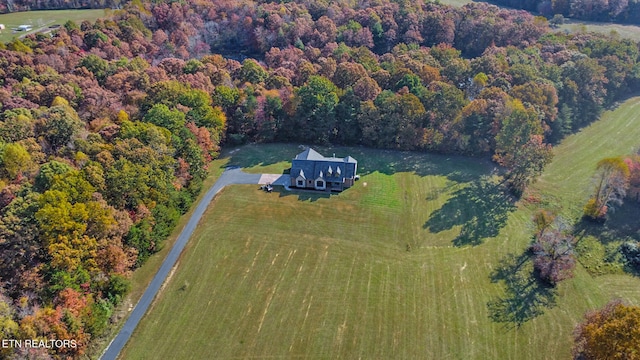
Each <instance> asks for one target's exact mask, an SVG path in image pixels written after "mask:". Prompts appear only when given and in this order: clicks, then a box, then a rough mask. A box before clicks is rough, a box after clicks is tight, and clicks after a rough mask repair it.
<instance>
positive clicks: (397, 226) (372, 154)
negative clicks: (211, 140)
mask: <svg viewBox="0 0 640 360" xmlns="http://www.w3.org/2000/svg"><path fill="white" fill-rule="evenodd" d="M638 139H640V98H633V99H630V100H628V101H626V102H625V103H624V104H623V105H622V106H620V107H619V108H617V109H616V110H615V111H611V112H607V113H605V114H604V116H603V118H602V119H601V120H600V121H598V122H596V123H594V124H593V125H591V126H589V127H587V128H585V129H583V130H582V131H581V132H580V133H578V134H575V135H572V136H570V137H569V138H567V139H566V140H565V141H564V142H563V143H562V144H560V145H559V146H558V147H557V148H556V157H555V159H554V162H553V163H552V164H551V165H550V166H549V167H548V168H547V169H546V171H545V173H544V175H543V176H542V178H541V180H540V182H539V183H537V184H536V185H535V186H533V188H532V190H531V194H533V196H534V197H538V198H539V199H540V202H541V203H540V204H541V205H543V206H549V207H552V208H555V209H556V210H559V211H560V212H561V213H562V215H563V216H565V217H567V218H569V219H576V218H578V217H579V216H580V211H581V207H582V205H583V204H584V201H585V200H586V198H587V197H588V195H589V191H590V188H589V181H590V180H589V179H590V177H591V175H592V174H593V171H594V169H595V164H596V163H597V161H598V160H599V159H601V158H603V157H607V156H614V155H619V154H627V153H629V152H630V151H631V150H633V149H635V148H637V146H638V145H639V144H638ZM318 150H319V151H320V152H321V153H325V154H331V153H332V152H335V153H336V154H337V155H338V156H345V155H352V156H353V157H355V158H356V159H357V160H358V161H359V171H360V173H361V174H362V179H361V180H360V181H359V182H357V183H356V185H355V186H354V187H353V188H351V189H349V190H347V191H345V192H343V193H341V194H338V195H331V196H329V195H326V194H317V193H309V192H286V191H280V192H278V191H279V190H278V189H276V190H277V191H274V193H271V194H268V193H265V192H262V191H258V189H257V186H251V185H236V186H230V187H228V188H226V189H225V190H223V192H222V193H221V194H220V195H219V196H218V197H217V198H216V199H215V200H214V201H213V202H212V205H211V206H210V208H209V210H208V212H207V214H205V217H204V218H203V220H202V221H201V224H200V227H199V228H198V229H197V230H196V232H195V233H194V236H193V238H192V239H191V242H190V243H189V245H188V246H187V249H186V250H185V253H184V254H183V256H182V258H181V260H180V266H179V268H178V269H177V271H176V273H175V274H174V275H173V277H172V279H171V280H170V281H169V282H168V284H167V286H166V288H165V289H164V290H163V292H162V293H161V294H160V295H159V296H158V298H157V299H156V302H155V304H154V307H153V308H152V310H150V311H149V313H148V314H147V315H146V317H145V318H144V319H143V320H142V322H141V323H140V325H139V327H138V329H137V330H136V332H135V333H134V335H133V337H132V338H131V341H130V343H129V344H128V346H127V347H126V348H125V351H124V352H123V353H122V354H121V355H122V358H125V359H145V358H148V359H152V358H167V359H190V358H197V357H202V356H203V354H208V355H209V356H215V357H217V358H252V357H265V356H266V357H275V358H294V357H304V358H344V359H351V358H404V359H410V358H424V359H462V358H464V359H515V358H517V359H567V358H569V357H570V348H571V344H572V339H571V332H572V330H573V327H574V326H575V324H576V323H577V322H579V321H581V318H582V315H583V314H584V312H585V311H586V310H588V309H593V308H596V307H599V306H602V305H603V304H604V303H606V302H607V301H609V300H610V299H611V298H614V297H620V298H623V299H625V300H627V301H629V302H631V303H633V304H640V293H639V292H638V291H637V289H638V286H639V285H640V280H639V279H638V278H635V277H632V276H630V275H626V274H609V275H606V276H600V277H593V276H591V275H589V274H588V273H587V271H586V270H585V268H583V267H582V266H581V265H578V268H577V271H576V277H575V278H573V279H570V280H566V281H565V282H563V283H562V284H560V286H559V287H558V289H555V290H554V289H548V288H545V287H543V286H540V284H537V283H536V282H532V281H531V280H530V277H529V275H530V268H531V265H530V261H527V260H526V258H525V257H523V255H522V254H523V253H524V250H525V249H526V247H527V244H528V243H529V241H530V234H531V232H532V231H533V229H532V226H531V221H530V219H531V215H532V213H533V211H534V210H535V209H536V208H537V206H538V204H532V203H516V204H514V203H513V202H512V200H511V199H509V198H508V197H506V196H504V195H503V194H502V193H501V192H500V191H499V189H498V188H497V187H496V183H495V179H494V177H493V175H492V172H493V167H492V166H491V164H489V163H488V162H485V161H483V160H478V159H469V158H463V157H449V156H434V155H426V154H418V153H405V152H394V151H382V150H368V149H362V148H331V149H329V148H318ZM299 151H300V149H299V148H298V147H297V146H293V145H250V146H245V147H242V148H240V149H239V150H238V151H236V152H234V153H233V155H231V156H230V157H229V158H228V163H227V164H229V165H239V166H243V167H246V168H249V169H248V171H253V172H273V171H274V170H275V169H280V170H282V169H284V168H286V167H287V161H288V160H290V159H291V157H292V156H293V155H295V154H296V153H297V152H299ZM265 169H267V170H265ZM365 182H366V183H367V186H363V185H364V183H365Z"/></svg>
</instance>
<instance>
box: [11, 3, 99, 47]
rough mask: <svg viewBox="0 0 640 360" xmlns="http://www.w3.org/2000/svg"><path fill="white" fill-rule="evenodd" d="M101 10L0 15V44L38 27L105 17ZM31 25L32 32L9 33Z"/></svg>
mask: <svg viewBox="0 0 640 360" xmlns="http://www.w3.org/2000/svg"><path fill="white" fill-rule="evenodd" d="M105 11H108V10H103V9H97V10H94V9H92V10H41V11H24V12H17V13H11V14H2V15H0V24H4V26H5V30H3V31H2V33H1V34H0V42H5V43H6V42H9V41H11V40H13V38H16V37H18V36H21V35H25V34H30V33H34V32H36V31H37V30H38V29H39V28H40V27H43V26H44V27H47V26H51V25H54V24H57V25H63V24H64V23H65V22H67V20H73V21H75V22H77V23H78V24H80V22H82V21H83V20H89V21H95V20H96V19H98V18H101V17H104V16H105V14H106V13H105ZM23 24H25V25H33V30H32V31H29V32H27V33H25V32H18V33H15V34H12V33H11V29H12V28H15V27H18V25H23Z"/></svg>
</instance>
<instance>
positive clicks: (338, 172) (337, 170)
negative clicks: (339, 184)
mask: <svg viewBox="0 0 640 360" xmlns="http://www.w3.org/2000/svg"><path fill="white" fill-rule="evenodd" d="M341 174H342V171H341V170H340V167H338V168H336V176H340V175H341Z"/></svg>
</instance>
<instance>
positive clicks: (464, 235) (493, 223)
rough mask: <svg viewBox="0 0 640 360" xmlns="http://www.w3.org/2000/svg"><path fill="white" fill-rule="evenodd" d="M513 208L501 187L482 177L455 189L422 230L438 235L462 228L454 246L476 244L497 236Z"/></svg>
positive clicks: (509, 198)
mask: <svg viewBox="0 0 640 360" xmlns="http://www.w3.org/2000/svg"><path fill="white" fill-rule="evenodd" d="M515 209H516V207H515V205H514V200H513V199H512V198H511V196H509V195H508V191H507V189H506V188H505V187H504V185H503V184H502V183H497V181H496V180H495V179H492V178H490V177H486V176H485V177H481V178H480V179H477V180H475V181H472V182H471V183H470V184H469V185H468V186H465V187H463V188H461V189H458V190H456V191H455V192H454V193H453V196H452V197H451V198H450V199H449V201H447V203H445V204H444V205H443V206H442V207H441V208H440V209H438V210H436V211H434V212H433V214H431V217H430V218H429V220H427V221H426V222H425V223H424V225H423V228H424V229H429V231H431V232H434V233H438V232H441V231H444V230H449V229H451V228H453V227H454V226H456V225H462V229H461V230H460V234H459V235H458V236H457V237H456V238H455V239H454V240H453V244H454V245H455V246H464V245H479V244H481V243H482V242H483V241H484V239H486V238H490V237H495V236H497V235H498V233H499V232H500V229H502V228H503V227H504V226H505V225H506V223H507V219H508V218H509V213H510V212H513V211H514V210H515Z"/></svg>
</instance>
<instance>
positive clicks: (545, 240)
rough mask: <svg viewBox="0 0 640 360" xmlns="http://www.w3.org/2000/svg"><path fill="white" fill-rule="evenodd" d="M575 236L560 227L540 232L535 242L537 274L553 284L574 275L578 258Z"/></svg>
mask: <svg viewBox="0 0 640 360" xmlns="http://www.w3.org/2000/svg"><path fill="white" fill-rule="evenodd" d="M573 241H574V239H573V237H572V236H570V235H567V234H566V233H564V232H563V231H561V230H558V229H547V230H543V231H541V232H539V233H538V234H537V235H536V237H535V240H534V242H533V244H532V245H531V248H530V250H531V252H532V253H533V268H534V270H535V273H536V275H537V276H538V277H539V278H540V279H541V280H542V281H545V282H547V283H549V284H551V285H553V286H555V285H557V284H558V283H559V282H560V281H562V280H565V279H569V278H572V277H573V269H574V268H575V266H576V258H575V254H574V250H573Z"/></svg>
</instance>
